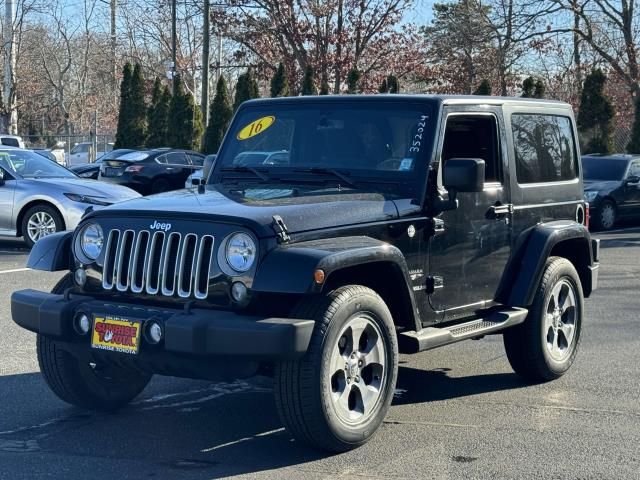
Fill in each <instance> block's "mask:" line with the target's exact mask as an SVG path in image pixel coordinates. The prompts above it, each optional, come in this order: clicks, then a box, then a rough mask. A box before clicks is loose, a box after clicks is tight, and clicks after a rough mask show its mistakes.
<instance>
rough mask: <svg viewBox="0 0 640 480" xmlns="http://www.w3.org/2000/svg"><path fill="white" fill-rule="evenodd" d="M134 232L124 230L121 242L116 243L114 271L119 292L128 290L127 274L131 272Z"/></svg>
mask: <svg viewBox="0 0 640 480" xmlns="http://www.w3.org/2000/svg"><path fill="white" fill-rule="evenodd" d="M134 239H135V232H134V231H133V230H125V232H124V233H123V234H122V240H120V242H119V243H118V253H117V257H118V264H117V265H118V266H117V270H116V275H115V276H116V288H117V289H118V291H120V292H126V291H127V289H128V288H129V273H130V272H131V260H132V259H133V258H132V255H131V251H132V250H133V242H134Z"/></svg>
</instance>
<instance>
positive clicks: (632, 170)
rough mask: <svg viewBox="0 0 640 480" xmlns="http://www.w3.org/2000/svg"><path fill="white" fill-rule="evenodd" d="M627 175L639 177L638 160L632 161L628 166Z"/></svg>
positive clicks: (639, 167)
mask: <svg viewBox="0 0 640 480" xmlns="http://www.w3.org/2000/svg"><path fill="white" fill-rule="evenodd" d="M627 176H628V177H640V162H633V163H632V164H631V166H630V167H629V175H627Z"/></svg>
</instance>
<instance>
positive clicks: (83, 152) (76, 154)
mask: <svg viewBox="0 0 640 480" xmlns="http://www.w3.org/2000/svg"><path fill="white" fill-rule="evenodd" d="M95 158H96V156H95V152H94V148H93V143H92V142H82V143H76V144H75V145H74V146H73V148H72V149H71V151H70V152H69V155H68V157H67V167H71V166H72V165H79V164H81V163H89V162H91V161H93V160H95Z"/></svg>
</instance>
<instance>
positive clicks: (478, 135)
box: [442, 115, 502, 183]
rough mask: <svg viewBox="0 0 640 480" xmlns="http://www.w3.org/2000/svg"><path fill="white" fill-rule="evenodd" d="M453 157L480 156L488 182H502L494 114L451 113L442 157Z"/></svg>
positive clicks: (485, 178)
mask: <svg viewBox="0 0 640 480" xmlns="http://www.w3.org/2000/svg"><path fill="white" fill-rule="evenodd" d="M450 158H481V159H482V160H484V162H485V175H484V181H485V183H502V163H501V161H500V159H501V155H500V143H499V141H498V122H497V120H496V117H494V116H493V115H451V116H449V118H448V119H447V126H446V129H445V133H444V144H443V146H442V161H443V164H444V163H446V161H447V160H449V159H450Z"/></svg>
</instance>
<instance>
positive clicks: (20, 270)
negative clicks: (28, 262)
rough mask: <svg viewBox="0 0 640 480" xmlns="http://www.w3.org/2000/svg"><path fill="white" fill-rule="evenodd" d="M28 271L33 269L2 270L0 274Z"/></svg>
mask: <svg viewBox="0 0 640 480" xmlns="http://www.w3.org/2000/svg"><path fill="white" fill-rule="evenodd" d="M28 270H31V269H30V268H14V269H13V270H0V274H3V273H18V272H26V271H28Z"/></svg>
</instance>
